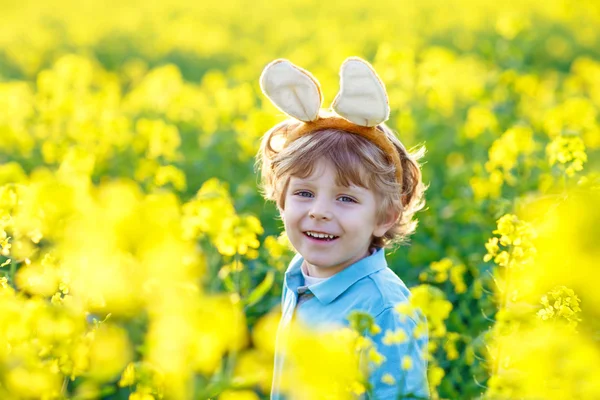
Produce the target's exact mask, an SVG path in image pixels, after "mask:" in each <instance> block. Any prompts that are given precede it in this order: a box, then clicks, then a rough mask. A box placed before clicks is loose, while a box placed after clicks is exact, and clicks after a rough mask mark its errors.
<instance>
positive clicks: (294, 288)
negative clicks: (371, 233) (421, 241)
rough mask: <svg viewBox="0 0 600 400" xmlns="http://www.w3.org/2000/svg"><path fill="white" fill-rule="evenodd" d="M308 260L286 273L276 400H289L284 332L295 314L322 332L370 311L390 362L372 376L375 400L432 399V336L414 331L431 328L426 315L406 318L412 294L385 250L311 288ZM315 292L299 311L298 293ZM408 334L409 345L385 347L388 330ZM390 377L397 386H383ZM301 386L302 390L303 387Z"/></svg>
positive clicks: (296, 259)
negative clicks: (403, 311) (406, 362)
mask: <svg viewBox="0 0 600 400" xmlns="http://www.w3.org/2000/svg"><path fill="white" fill-rule="evenodd" d="M303 262H304V259H303V258H302V256H301V255H300V254H296V256H294V258H293V259H292V261H291V262H290V265H289V267H288V269H287V271H286V273H285V278H284V284H283V293H282V299H281V301H282V303H281V306H282V308H281V309H282V315H281V320H280V322H279V328H278V331H277V338H276V345H275V346H276V351H275V366H274V371H273V385H272V390H271V400H284V399H286V396H285V395H284V394H282V393H280V389H279V387H280V380H281V374H282V371H283V368H284V364H285V352H284V346H283V344H282V343H281V342H282V340H281V339H280V338H281V332H282V330H283V329H284V328H285V327H287V325H288V324H289V323H290V322H291V320H292V317H293V316H294V312H295V313H296V315H295V318H297V319H298V320H299V321H300V322H301V323H303V324H306V325H307V326H309V327H313V328H318V327H319V326H327V325H329V324H331V323H334V324H339V325H343V326H349V321H348V320H347V319H346V318H347V316H348V314H350V312H352V311H354V310H357V311H363V312H368V313H369V314H371V315H372V316H373V317H374V318H375V323H376V324H377V325H378V326H379V327H380V328H381V332H380V333H379V334H377V335H375V336H373V337H372V339H373V341H374V343H375V346H376V349H377V351H378V352H379V353H381V354H382V355H383V356H384V357H385V361H384V362H383V363H382V364H381V365H380V366H379V367H378V368H377V369H376V370H375V371H374V372H373V373H372V374H371V376H370V377H369V382H370V383H371V384H372V385H373V394H374V397H371V398H370V399H377V400H391V399H398V398H401V397H400V396H401V395H402V394H404V395H405V396H407V395H409V394H412V395H413V396H420V397H425V398H428V397H429V388H428V385H427V361H426V359H425V358H424V354H425V353H424V352H425V351H427V341H428V337H427V335H424V336H421V337H419V338H418V339H415V338H414V336H413V331H414V329H415V326H416V325H417V323H418V322H420V321H421V323H424V324H426V323H427V322H426V320H425V318H424V317H423V316H422V314H420V313H419V314H418V315H417V317H416V318H417V319H416V320H415V319H413V318H410V317H408V316H407V317H405V318H402V317H401V316H400V314H398V312H397V311H395V310H394V306H396V305H397V304H399V303H403V302H407V301H408V299H409V297H410V291H409V290H408V288H407V287H406V285H405V284H404V282H402V280H401V279H400V278H399V277H398V276H397V275H396V274H395V273H394V272H393V271H392V270H391V269H390V268H388V266H387V261H386V259H385V253H384V250H383V249H377V251H376V252H374V253H372V254H371V255H370V256H368V257H365V258H363V259H362V260H359V261H357V262H356V263H354V264H352V265H350V266H349V267H347V268H346V269H344V270H342V271H340V272H338V273H337V274H335V275H333V276H331V277H330V278H328V279H326V280H324V281H322V282H319V283H317V284H314V285H311V286H309V287H308V289H307V288H306V286H304V285H305V282H304V278H303V275H302V271H301V268H300V267H301V265H302V263H303ZM299 287H301V292H302V291H305V290H306V291H309V292H310V293H312V295H313V296H312V297H310V298H309V299H308V300H306V301H304V302H302V303H301V304H300V305H299V306H297V302H298V288H299ZM398 329H403V330H404V331H405V332H406V334H407V335H408V337H409V340H408V341H406V342H404V343H400V344H392V345H384V344H383V342H382V339H383V337H384V335H385V332H386V331H387V330H390V331H397V330H398ZM406 355H408V356H410V357H411V359H412V368H411V369H409V370H408V371H405V370H403V369H402V358H403V357H404V356H406ZM386 373H387V374H390V375H391V376H392V377H393V378H394V379H395V380H396V384H395V385H389V384H387V383H384V382H382V381H381V378H382V377H383V376H384V375H385V374H386ZM301 384H302V383H301V382H298V385H301Z"/></svg>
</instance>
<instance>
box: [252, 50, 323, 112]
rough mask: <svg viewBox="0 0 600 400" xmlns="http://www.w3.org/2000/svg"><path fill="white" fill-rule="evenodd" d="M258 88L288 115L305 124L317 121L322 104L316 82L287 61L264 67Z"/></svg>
mask: <svg viewBox="0 0 600 400" xmlns="http://www.w3.org/2000/svg"><path fill="white" fill-rule="evenodd" d="M260 88H261V90H262V91H263V93H264V94H265V96H267V97H268V98H269V100H271V102H272V103H273V104H274V105H275V107H277V108H278V109H279V110H281V111H283V112H284V113H286V114H287V115H289V116H291V117H294V118H296V119H299V120H300V121H304V122H309V121H314V120H316V119H317V117H318V115H319V110H320V109H321V104H322V103H323V96H322V94H321V86H320V84H319V81H317V79H316V78H315V77H314V76H312V75H311V73H310V72H308V71H306V70H304V69H302V68H300V67H297V66H295V65H294V64H292V63H291V62H289V61H288V60H285V59H278V60H275V61H273V62H271V63H270V64H269V65H267V66H266V67H265V69H264V70H263V72H262V74H261V76H260Z"/></svg>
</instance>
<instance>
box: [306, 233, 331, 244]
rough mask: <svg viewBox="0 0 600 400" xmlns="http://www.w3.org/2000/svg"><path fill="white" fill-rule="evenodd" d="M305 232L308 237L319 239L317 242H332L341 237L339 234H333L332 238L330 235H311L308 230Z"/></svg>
mask: <svg viewBox="0 0 600 400" xmlns="http://www.w3.org/2000/svg"><path fill="white" fill-rule="evenodd" d="M303 234H304V236H306V237H307V238H309V239H312V240H314V241H317V242H332V241H334V240H336V239H338V238H339V236H333V235H330V236H333V238H330V237H315V236H311V235H309V234H308V233H306V232H303Z"/></svg>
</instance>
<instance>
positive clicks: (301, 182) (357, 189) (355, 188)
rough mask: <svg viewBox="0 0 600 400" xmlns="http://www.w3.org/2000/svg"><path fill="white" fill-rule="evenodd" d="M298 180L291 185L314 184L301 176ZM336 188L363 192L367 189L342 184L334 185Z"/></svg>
mask: <svg viewBox="0 0 600 400" xmlns="http://www.w3.org/2000/svg"><path fill="white" fill-rule="evenodd" d="M296 179H297V180H296V181H294V182H290V186H313V187H314V185H313V184H312V182H310V181H307V180H304V179H300V178H296ZM333 188H334V189H344V190H353V191H355V192H358V193H360V192H362V191H363V190H365V189H364V188H361V187H360V186H340V185H333Z"/></svg>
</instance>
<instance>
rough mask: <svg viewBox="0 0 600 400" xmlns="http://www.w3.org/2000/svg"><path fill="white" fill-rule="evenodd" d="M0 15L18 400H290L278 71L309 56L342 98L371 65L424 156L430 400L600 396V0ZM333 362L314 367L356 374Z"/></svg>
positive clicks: (12, 394) (13, 387) (0, 134)
mask: <svg viewBox="0 0 600 400" xmlns="http://www.w3.org/2000/svg"><path fill="white" fill-rule="evenodd" d="M0 4H1V10H2V16H3V18H2V20H3V21H2V24H1V25H0V265H1V267H0V309H1V310H3V311H2V312H1V313H0V397H1V398H3V399H4V398H6V399H29V398H31V399H33V398H36V399H38V398H43V399H71V398H73V399H75V398H76V399H88V398H89V399H92V398H107V399H132V400H141V399H143V400H148V399H163V398H164V399H171V398H174V399H180V398H181V399H188V398H193V399H208V398H210V399H217V398H218V399H221V400H232V399H243V400H253V399H265V398H268V393H269V391H270V385H271V377H272V362H273V346H274V343H273V341H274V335H275V330H276V327H277V323H278V318H279V314H278V313H279V312H280V311H279V308H278V307H279V304H280V295H281V285H282V282H283V274H284V272H285V269H286V267H287V264H288V262H289V261H290V260H291V257H292V256H293V252H292V251H291V250H290V248H289V244H288V242H287V239H286V237H285V235H282V231H283V227H282V224H281V223H280V222H279V221H278V220H277V214H276V209H275V207H274V206H273V205H272V204H269V203H265V202H264V200H263V199H262V198H261V196H260V194H259V193H258V190H257V182H258V177H257V175H256V173H255V171H254V156H255V154H256V151H257V150H258V144H259V141H260V138H261V136H262V135H263V134H264V133H265V132H266V131H267V130H268V129H269V128H270V127H272V126H273V125H274V124H276V123H278V122H280V121H282V120H283V119H284V118H285V116H284V115H283V114H282V113H281V112H280V111H279V110H277V109H276V108H275V107H274V106H273V105H272V104H271V103H270V102H269V101H268V100H267V99H266V98H265V97H264V96H263V95H262V93H261V91H260V87H259V84H258V79H259V76H260V73H261V72H262V69H263V68H264V67H265V66H266V65H267V64H268V63H269V62H270V61H272V60H274V59H276V58H287V59H289V60H290V61H292V62H293V63H294V64H296V65H298V66H301V67H302V68H305V69H307V70H309V71H311V73H313V74H314V75H315V76H316V77H317V79H318V80H319V81H320V82H321V85H322V89H323V94H324V97H325V99H324V102H323V105H324V107H328V106H329V105H330V104H331V102H332V100H333V98H334V96H335V95H336V93H337V91H338V89H339V76H338V72H339V68H340V65H341V64H342V62H343V61H344V59H346V58H347V57H350V56H359V57H362V58H364V59H366V60H367V61H369V62H370V63H372V65H373V66H374V68H375V70H376V71H377V72H378V74H379V75H380V77H381V78H382V80H383V82H384V83H385V85H386V87H387V91H388V95H389V102H390V106H391V111H392V112H391V117H390V120H389V121H388V125H389V126H390V127H391V128H392V129H394V130H395V132H397V134H398V137H399V138H400V140H401V141H402V142H403V143H404V144H405V145H406V146H407V147H408V148H411V147H413V146H416V145H424V146H425V147H426V148H427V154H426V156H425V159H424V165H423V179H424V181H425V183H427V184H429V185H430V187H429V189H428V191H427V192H426V201H427V206H426V209H425V210H424V211H422V212H420V213H419V214H418V215H417V216H416V217H417V218H418V219H419V225H418V228H417V232H416V234H415V235H413V236H412V239H411V242H410V243H409V244H408V245H406V246H402V247H400V248H399V249H397V250H396V251H394V252H390V253H389V255H388V262H389V265H390V268H392V269H393V270H394V271H395V272H396V273H397V274H398V276H399V277H400V278H401V279H402V280H403V281H404V282H405V283H406V284H407V286H409V287H410V288H411V290H412V292H413V294H414V302H415V304H416V305H418V306H419V307H421V308H422V309H424V311H425V313H426V315H427V317H428V320H429V328H430V332H429V335H430V346H429V383H430V386H431V392H432V397H433V398H447V399H471V398H503V399H504V398H536V399H565V398H582V399H585V398H590V399H593V398H600V383H599V382H600V347H599V342H598V341H599V339H600V334H599V332H600V330H599V326H598V321H599V314H600V296H599V295H598V291H597V289H596V282H597V279H598V277H599V274H598V271H597V269H596V268H595V267H596V266H597V260H598V259H599V258H598V256H600V254H598V249H599V247H598V245H597V243H596V239H597V238H598V237H600V228H598V226H599V225H598V222H600V215H599V213H598V204H600V201H599V200H600V196H599V195H598V188H599V186H600V185H599V182H600V178H599V174H598V173H599V172H600V169H599V163H600V159H599V148H600V125H599V121H600V120H599V117H598V112H599V110H600V30H599V29H598V27H599V26H600V3H599V2H597V1H592V0H580V1H571V0H562V1H559V0H548V1H545V2H539V1H533V0H522V1H519V2H500V3H494V2H489V1H484V0H452V1H434V0H422V1H420V2H407V1H373V2H364V1H356V0H347V1H345V2H344V3H343V4H342V3H339V4H334V3H328V2H318V1H307V0H304V1H297V0H291V1H285V2H279V1H269V2H267V1H257V0H254V1H248V0H225V1H219V2H214V3H210V4H209V3H206V2H196V3H193V2H188V1H185V2H184V1H179V0H174V1H168V2H167V1H154V0H148V1H145V2H141V1H130V0H120V1H112V0H110V1H104V2H95V1H87V0H86V1H81V0H80V1H63V0H58V1H56V2H40V1H31V0H22V1H19V2H12V1H10V2H9V1H1V2H0ZM329 344H330V343H329ZM329 347H330V346H329V345H328V343H327V342H323V343H320V342H319V343H312V345H311V346H310V349H307V348H305V349H304V350H303V351H305V352H306V351H307V352H311V351H312V352H315V353H314V354H315V357H314V358H315V359H318V358H319V357H321V358H323V357H325V358H326V357H332V360H329V361H328V363H326V364H327V365H329V366H333V367H332V368H339V369H343V368H347V366H346V365H342V364H340V365H339V366H336V359H335V353H334V352H332V353H331V354H329V353H328V352H327V349H328V348H329ZM317 356H318V357H317ZM308 358H310V357H308ZM340 362H341V361H340ZM297 364H298V370H299V371H314V372H315V373H317V372H318V373H321V374H327V373H328V371H326V370H324V371H322V370H319V369H318V368H317V367H318V365H313V364H310V360H306V359H305V358H299V359H298V360H297ZM351 375H352V374H350V373H349V374H348V376H351ZM304 387H305V388H307V389H306V390H307V391H306V392H303V393H304V394H303V395H298V397H297V398H320V395H319V393H324V392H325V391H326V388H324V387H320V386H318V384H317V383H314V382H305V386H304ZM309 389H310V390H309ZM363 389H365V388H362V389H361V387H360V386H358V388H357V390H356V392H357V393H356V394H360V393H361V391H362V390H363ZM307 393H309V394H307ZM302 396H304V397H302ZM332 398H334V397H332ZM335 398H347V397H335Z"/></svg>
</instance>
